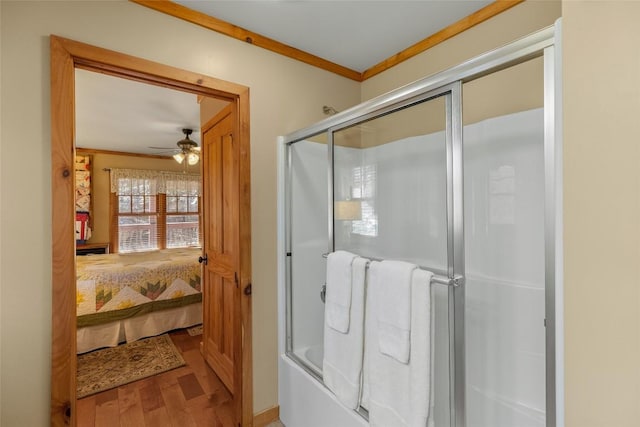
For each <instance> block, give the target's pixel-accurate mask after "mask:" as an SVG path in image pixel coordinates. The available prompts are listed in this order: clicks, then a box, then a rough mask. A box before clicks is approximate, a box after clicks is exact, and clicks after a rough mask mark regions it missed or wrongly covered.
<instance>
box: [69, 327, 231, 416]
mask: <svg viewBox="0 0 640 427" xmlns="http://www.w3.org/2000/svg"><path fill="white" fill-rule="evenodd" d="M170 336H171V339H172V340H173V342H174V343H175V345H176V347H177V348H178V349H179V350H180V351H181V352H182V357H183V358H184V360H185V362H187V365H186V366H183V367H181V368H178V369H174V370H172V371H168V372H165V373H162V374H159V375H156V376H154V377H150V378H145V379H143V380H140V381H136V382H134V383H130V384H126V385H123V386H120V387H118V388H117V389H113V390H107V391H104V392H102V393H98V394H95V395H93V396H88V397H85V398H83V399H80V400H78V404H77V411H78V417H77V419H78V427H92V426H95V427H115V426H118V427H121V426H122V427H125V426H127V427H129V426H130V427H145V426H149V427H203V426H207V427H210V426H213V427H233V417H232V410H231V407H230V404H231V396H230V394H229V392H228V391H227V389H226V388H225V387H224V385H222V382H221V381H220V380H219V379H218V377H217V376H216V375H215V374H214V373H213V371H212V370H211V368H209V366H207V364H206V363H205V361H204V359H203V358H202V356H201V355H200V340H201V339H202V335H198V336H195V337H192V336H189V334H188V333H187V332H186V330H180V331H174V332H172V333H171V334H170Z"/></svg>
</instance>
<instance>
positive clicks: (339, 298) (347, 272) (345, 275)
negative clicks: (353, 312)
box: [324, 251, 356, 334]
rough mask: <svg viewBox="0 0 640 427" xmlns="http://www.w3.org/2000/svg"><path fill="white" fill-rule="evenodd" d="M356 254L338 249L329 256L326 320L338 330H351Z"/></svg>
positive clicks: (344, 331) (343, 331) (344, 332)
mask: <svg viewBox="0 0 640 427" xmlns="http://www.w3.org/2000/svg"><path fill="white" fill-rule="evenodd" d="M355 258H356V255H355V254H352V253H351V252H347V251H336V252H332V253H330V254H329V256H328V257H327V288H326V292H327V293H326V298H325V306H324V321H325V324H327V325H329V326H330V327H332V328H333V329H335V330H336V331H338V332H342V333H343V334H346V333H347V332H348V331H349V311H350V309H351V288H352V283H351V282H352V280H351V275H352V274H351V264H352V263H353V260H354V259H355Z"/></svg>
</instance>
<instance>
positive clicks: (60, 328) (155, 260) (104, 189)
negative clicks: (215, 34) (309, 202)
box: [51, 36, 252, 425]
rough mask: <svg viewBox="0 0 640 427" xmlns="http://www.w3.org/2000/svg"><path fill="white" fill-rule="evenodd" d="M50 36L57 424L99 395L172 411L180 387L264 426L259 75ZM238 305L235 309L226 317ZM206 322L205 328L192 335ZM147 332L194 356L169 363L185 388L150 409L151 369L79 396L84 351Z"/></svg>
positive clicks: (142, 339) (81, 421)
mask: <svg viewBox="0 0 640 427" xmlns="http://www.w3.org/2000/svg"><path fill="white" fill-rule="evenodd" d="M51 46H52V52H51V53H52V55H51V56H52V58H51V61H52V88H51V90H52V173H53V189H54V190H53V191H54V197H53V202H52V208H53V224H54V226H53V237H54V238H53V242H54V243H53V265H52V267H53V291H54V298H53V305H54V308H55V310H54V311H53V316H54V319H53V325H54V326H53V329H54V330H53V348H52V350H53V351H52V353H53V354H52V384H53V386H52V425H61V424H70V425H87V420H90V419H91V418H92V416H93V417H94V418H95V416H96V410H97V408H98V406H101V407H104V408H107V409H109V408H111V409H112V408H113V407H114V405H116V407H117V405H118V403H117V402H118V401H119V400H120V401H122V398H123V397H124V401H125V402H127V404H129V405H130V406H132V407H133V412H131V411H129V415H131V414H132V413H134V416H137V417H138V418H140V417H142V418H143V419H144V418H145V417H146V418H149V417H151V418H150V419H151V420H153V417H154V416H161V415H163V414H164V415H165V416H167V415H168V416H169V417H170V416H171V415H170V413H171V410H172V408H173V409H175V405H176V401H180V399H177V400H176V399H172V396H171V394H172V393H174V394H175V393H176V392H180V393H182V394H181V395H182V401H183V402H186V401H190V400H193V402H200V401H204V402H207V403H206V404H207V405H209V406H207V407H209V408H210V407H211V402H212V401H214V402H215V401H216V400H217V401H218V403H220V405H222V406H224V407H225V408H226V409H225V410H224V411H218V416H223V417H227V420H226V421H225V424H226V423H228V422H229V421H232V422H233V423H234V424H235V423H236V422H237V423H242V424H243V425H251V424H250V423H251V418H252V396H251V383H250V378H251V354H250V340H251V334H250V328H247V324H248V325H250V314H251V313H250V308H251V306H250V293H244V292H242V291H243V290H244V288H246V286H247V285H249V283H250V271H251V269H250V222H249V220H250V205H249V196H250V194H249V193H248V188H249V185H248V182H249V173H248V171H249V167H248V162H249V157H248V153H249V149H248V148H249V140H248V120H247V121H245V122H244V123H243V124H242V125H241V120H242V119H248V117H247V116H248V89H247V88H245V87H242V86H239V85H235V84H232V83H228V82H223V81H220V80H216V79H212V78H210V77H206V76H201V75H196V74H194V73H190V72H187V71H184V70H178V69H175V68H172V67H168V66H164V65H161V64H157V63H152V62H149V61H145V60H141V59H139V58H133V57H128V56H126V55H123V54H119V53H116V52H111V51H107V50H104V49H100V48H97V47H92V46H88V45H84V44H82V43H78V42H74V41H71V40H66V39H62V38H58V37H55V36H52V37H51ZM125 65H126V66H125ZM74 87H75V94H76V96H75V97H74V90H73V89H74ZM117 87H118V89H120V90H116V88H117ZM123 88H124V90H122V89H123ZM119 97H120V98H119ZM165 98H166V99H165ZM179 98H180V99H179ZM189 103H193V105H188V104H189ZM185 106H188V107H185ZM152 111H155V116H154V114H153V113H151V112H152ZM143 113H144V114H143ZM74 123H75V124H74ZM187 130H189V132H187ZM127 132H129V133H127ZM136 132H137V133H136ZM206 132H209V135H212V136H213V139H212V137H207V136H205V134H206ZM181 133H183V135H181ZM205 138H208V139H212V141H211V143H210V144H209V149H207V148H204V149H203V148H202V147H203V145H204V144H202V141H203V140H204V139H205ZM176 141H178V142H177V144H176ZM225 141H229V142H225ZM74 143H75V144H74ZM181 143H182V144H181ZM150 147H155V148H150ZM68 153H73V155H72V156H69V154H68ZM220 177H223V178H225V179H224V182H225V183H227V184H226V185H227V186H226V187H221V185H222V180H221V179H220ZM69 178H72V179H69ZM203 181H204V182H203ZM240 188H245V189H247V190H246V191H240ZM232 193H233V196H232ZM223 204H224V206H223ZM72 206H73V208H71V207H72ZM229 206H230V207H231V210H229ZM221 210H224V214H225V215H224V217H225V222H222V221H218V220H217V218H219V217H220V215H219V214H220V212H221ZM70 211H72V214H71V215H70V214H69V213H70ZM240 212H246V213H248V215H245V214H242V215H241V214H240ZM74 225H75V226H74ZM72 235H73V236H74V237H71V236H72ZM219 235H222V236H224V237H225V242H226V246H225V245H223V246H220V245H219V244H218V241H219V239H218V237H217V236H219ZM208 241H211V242H210V243H207V242H208ZM202 248H205V250H203V249H202ZM69 259H71V260H73V261H72V263H71V264H69V263H65V262H66V261H67V260H69ZM65 265H66V266H67V268H65ZM69 265H73V266H74V267H75V268H73V269H69V268H68V266H69ZM220 269H223V270H225V273H223V274H220V272H219V271H217V270H220ZM70 270H71V271H70ZM229 271H231V272H232V273H231V277H232V278H233V279H234V281H235V286H229V285H228V284H229V283H230V282H231V280H230V277H229ZM203 272H204V274H203ZM70 279H71V280H70ZM76 279H77V280H76ZM70 284H73V285H72V286H70ZM240 284H245V286H244V287H243V288H240ZM203 313H205V314H204V318H203ZM212 313H213V314H212ZM230 313H235V314H236V316H233V317H232V318H233V319H234V321H233V322H230V323H226V324H225V323H223V322H222V321H221V319H222V318H223V317H224V316H225V315H226V317H229V314H230ZM76 314H77V317H76ZM203 320H204V325H203V327H202V331H203V335H198V334H197V332H196V333H195V334H189V333H188V331H187V328H192V327H194V326H197V325H198V324H202V322H203ZM243 332H244V333H243ZM247 332H249V333H247ZM147 337H160V339H161V340H164V341H165V344H167V348H168V350H167V351H170V350H171V348H173V350H174V352H175V355H176V358H182V359H184V361H183V362H182V363H184V364H185V366H182V367H180V365H177V368H176V367H174V369H173V370H169V371H167V372H166V373H164V374H163V373H160V374H159V376H157V377H156V379H157V381H160V382H161V381H163V380H162V378H163V377H162V376H163V375H164V378H165V379H166V378H167V377H172V380H171V381H173V382H174V383H176V384H177V386H176V387H174V389H173V390H171V389H170V388H169V389H168V391H167V392H166V393H168V395H167V396H162V399H164V400H161V401H158V402H156V404H155V405H152V406H157V407H156V408H152V409H151V411H147V412H153V410H155V414H149V413H145V408H144V406H145V405H144V404H143V403H144V401H143V399H142V396H144V395H145V394H144V393H145V392H144V391H141V390H146V388H144V387H142V388H140V387H141V385H140V384H141V383H140V382H138V383H135V382H132V383H130V385H129V386H127V385H121V386H120V387H114V388H110V389H109V388H107V389H104V390H98V388H99V387H98V386H96V385H95V384H93V385H90V386H89V389H90V390H89V394H86V390H85V391H83V392H82V393H81V394H77V393H78V392H79V391H80V390H81V389H80V387H79V386H81V385H82V384H76V382H77V381H80V379H79V378H78V377H77V376H76V353H82V355H81V356H80V357H83V356H84V355H92V354H95V353H98V352H100V351H102V350H98V349H101V348H107V349H119V348H123V347H126V346H128V345H129V344H126V345H124V346H123V345H120V346H117V345H118V344H121V343H122V342H130V344H131V345H135V346H138V348H137V349H135V350H133V351H138V353H137V354H136V357H142V356H140V355H146V354H148V352H147V350H145V349H144V348H143V347H144V345H146V341H147V340H150V339H151V338H147ZM226 343H232V344H234V345H226ZM150 345H151V346H152V347H154V346H155V347H158V348H159V347H161V346H160V345H156V344H150ZM116 346H117V347H116ZM220 356H222V358H223V359H225V358H226V359H228V362H227V365H226V366H225V368H226V370H224V371H223V370H221V369H220V366H218V365H216V361H217V359H220V358H221V357H220ZM161 357H163V356H161ZM165 358H168V359H170V358H171V357H169V356H167V357H165ZM99 365H100V363H98V365H97V366H99ZM88 366H90V365H88ZM170 369H171V368H170ZM229 369H230V370H229ZM214 372H215V373H214ZM94 374H95V373H94ZM102 376H104V375H100V374H97V375H94V376H93V378H94V379H95V378H99V377H102ZM123 376H126V375H124V374H123ZM89 378H90V381H91V375H89ZM83 381H84V379H83ZM116 381H127V380H126V379H124V380H123V379H122V378H120V379H116ZM141 381H142V382H143V383H142V386H145V385H146V386H154V385H155V386H157V385H158V383H157V381H156V380H155V379H153V377H149V378H148V379H146V380H145V379H142V380H141ZM145 381H146V382H145ZM96 382H98V381H96ZM222 384H224V385H222ZM77 386H78V388H77V389H76V387H77ZM92 387H93V391H91V388H92ZM100 387H103V385H101V386H100ZM96 392H97V393H96ZM225 393H226V397H225ZM153 394H154V395H157V393H153ZM80 395H83V396H85V397H84V399H86V400H82V401H80V402H76V396H78V397H80ZM161 395H162V393H161ZM215 396H218V397H217V398H216V397H215ZM114 397H115V399H114ZM174 397H175V396H174ZM136 401H137V402H138V406H139V408H138V409H136V408H135V406H136ZM145 401H147V403H148V399H146V400H145ZM85 402H88V403H87V404H85ZM97 402H100V403H102V404H104V403H107V402H112V403H111V404H108V405H97V404H96V403H97ZM114 402H115V403H114ZM131 402H133V404H132V403H131ZM161 403H164V404H161ZM192 406H193V407H192V408H189V407H185V408H182V409H181V410H180V411H179V412H181V415H180V416H182V417H184V414H185V413H189V412H192V413H193V416H192V417H193V419H194V423H195V425H201V424H200V423H205V424H208V423H210V422H211V421H212V420H207V419H202V418H201V417H202V416H205V417H206V412H207V411H203V408H202V407H201V402H200V403H197V404H193V405H192ZM87 408H88V412H89V413H84V414H83V409H87ZM91 408H93V409H91ZM149 408H150V407H149V405H147V408H146V409H149ZM120 409H122V408H120ZM128 409H131V408H128ZM91 411H93V415H92V412H91ZM136 411H137V412H136ZM120 412H121V413H122V410H120ZM125 412H126V411H125ZM203 414H204V415H203ZM220 414H222V415H220ZM225 414H226V415H225ZM151 422H152V424H153V421H151ZM202 425H204V424H202Z"/></svg>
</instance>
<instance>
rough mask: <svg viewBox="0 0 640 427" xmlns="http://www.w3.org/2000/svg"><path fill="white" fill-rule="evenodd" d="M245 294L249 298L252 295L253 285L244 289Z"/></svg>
mask: <svg viewBox="0 0 640 427" xmlns="http://www.w3.org/2000/svg"><path fill="white" fill-rule="evenodd" d="M244 294H245V295H247V296H249V295H251V283H249V284H248V285H247V286H245V287H244Z"/></svg>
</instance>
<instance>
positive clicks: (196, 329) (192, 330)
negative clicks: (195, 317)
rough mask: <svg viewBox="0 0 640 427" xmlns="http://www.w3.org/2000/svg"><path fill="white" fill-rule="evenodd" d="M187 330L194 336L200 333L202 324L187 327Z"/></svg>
mask: <svg viewBox="0 0 640 427" xmlns="http://www.w3.org/2000/svg"><path fill="white" fill-rule="evenodd" d="M187 332H188V333H189V335H190V336H192V337H195V336H196V335H202V325H197V326H194V327H193V328H188V329H187Z"/></svg>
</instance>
